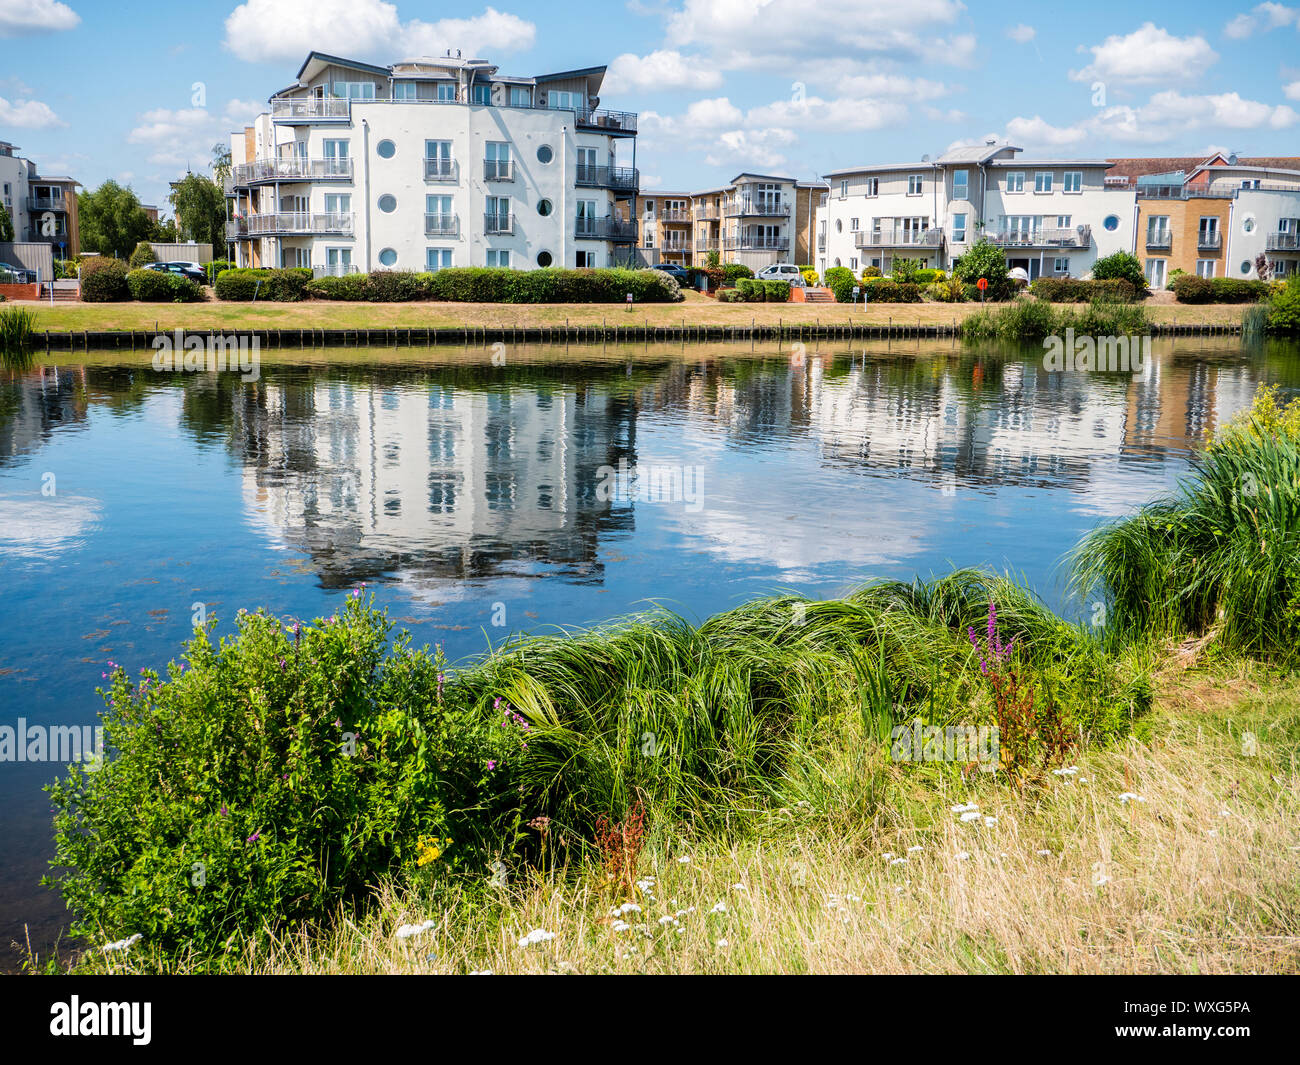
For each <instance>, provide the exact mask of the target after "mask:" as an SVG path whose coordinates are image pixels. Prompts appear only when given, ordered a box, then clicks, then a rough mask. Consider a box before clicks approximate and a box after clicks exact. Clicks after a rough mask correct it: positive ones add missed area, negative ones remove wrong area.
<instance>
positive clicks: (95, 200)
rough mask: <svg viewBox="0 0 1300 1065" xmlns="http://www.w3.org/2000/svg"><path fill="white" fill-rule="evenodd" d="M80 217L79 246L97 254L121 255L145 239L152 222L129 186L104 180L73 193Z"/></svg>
mask: <svg viewBox="0 0 1300 1065" xmlns="http://www.w3.org/2000/svg"><path fill="white" fill-rule="evenodd" d="M77 214H78V217H79V218H80V220H81V246H82V248H84V249H87V250H90V251H97V252H99V253H100V254H101V255H113V256H116V257H118V258H125V257H126V256H127V255H130V254H131V251H132V249H133V248H134V247H135V246H136V245H137V244H139V243H140V241H142V240H147V239H148V237H149V232H150V230H151V229H152V227H153V223H152V222H150V221H149V216H148V215H147V214H145V211H144V208H143V207H141V206H140V201H139V200H138V199H137V198H136V195H135V193H134V192H132V191H131V189H130V187H129V186H125V187H124V186H122V185H119V184H118V183H117V182H116V181H105V182H104V183H103V184H102V185H100V186H99V188H97V189H96V190H95V191H94V192H83V193H80V194H79V195H78V196H77Z"/></svg>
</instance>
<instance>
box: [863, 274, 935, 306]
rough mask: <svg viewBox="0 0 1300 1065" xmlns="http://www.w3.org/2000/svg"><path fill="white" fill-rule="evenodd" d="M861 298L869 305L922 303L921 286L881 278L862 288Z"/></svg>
mask: <svg viewBox="0 0 1300 1065" xmlns="http://www.w3.org/2000/svg"><path fill="white" fill-rule="evenodd" d="M861 298H862V299H864V300H865V301H866V302H868V303H920V302H921V286H920V285H916V284H912V283H910V282H909V283H906V284H902V283H899V282H897V281H894V280H892V279H890V278H880V279H879V280H876V281H872V282H871V283H870V284H864V285H863V286H862V297H861ZM852 300H853V292H852V290H850V291H849V301H850V302H852Z"/></svg>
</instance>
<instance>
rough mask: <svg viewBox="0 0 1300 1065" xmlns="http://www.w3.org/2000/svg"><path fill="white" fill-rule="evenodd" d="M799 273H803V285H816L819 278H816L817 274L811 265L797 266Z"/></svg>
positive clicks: (814, 286)
mask: <svg viewBox="0 0 1300 1065" xmlns="http://www.w3.org/2000/svg"><path fill="white" fill-rule="evenodd" d="M799 273H801V274H802V275H803V283H804V284H805V285H808V286H809V287H810V288H816V287H817V285H818V283H819V281H820V278H818V276H817V271H816V270H814V269H813V268H812V267H811V266H801V267H799Z"/></svg>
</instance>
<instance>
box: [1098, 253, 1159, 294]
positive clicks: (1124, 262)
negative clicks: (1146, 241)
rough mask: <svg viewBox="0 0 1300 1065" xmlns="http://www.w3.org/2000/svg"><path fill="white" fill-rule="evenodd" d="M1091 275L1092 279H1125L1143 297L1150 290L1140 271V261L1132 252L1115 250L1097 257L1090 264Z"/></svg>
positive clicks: (1144, 276)
mask: <svg viewBox="0 0 1300 1065" xmlns="http://www.w3.org/2000/svg"><path fill="white" fill-rule="evenodd" d="M1092 277H1093V280H1094V281H1127V282H1128V283H1129V284H1130V285H1132V286H1133V291H1134V292H1136V293H1137V294H1138V295H1139V296H1143V297H1145V296H1146V295H1147V294H1148V293H1149V292H1150V291H1151V290H1150V288H1148V286H1147V278H1146V274H1144V273H1143V272H1142V261H1141V260H1140V259H1139V258H1138V257H1137V256H1136V255H1134V254H1133V253H1132V252H1127V251H1117V252H1115V253H1114V254H1113V255H1107V256H1106V257H1105V258H1102V259H1098V260H1097V261H1096V262H1095V263H1093V264H1092Z"/></svg>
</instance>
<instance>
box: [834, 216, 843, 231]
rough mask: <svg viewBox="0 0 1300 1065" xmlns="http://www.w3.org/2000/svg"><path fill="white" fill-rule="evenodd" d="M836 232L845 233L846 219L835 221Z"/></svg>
mask: <svg viewBox="0 0 1300 1065" xmlns="http://www.w3.org/2000/svg"><path fill="white" fill-rule="evenodd" d="M835 232H836V233H843V232H844V219H842V218H837V219H835Z"/></svg>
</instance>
